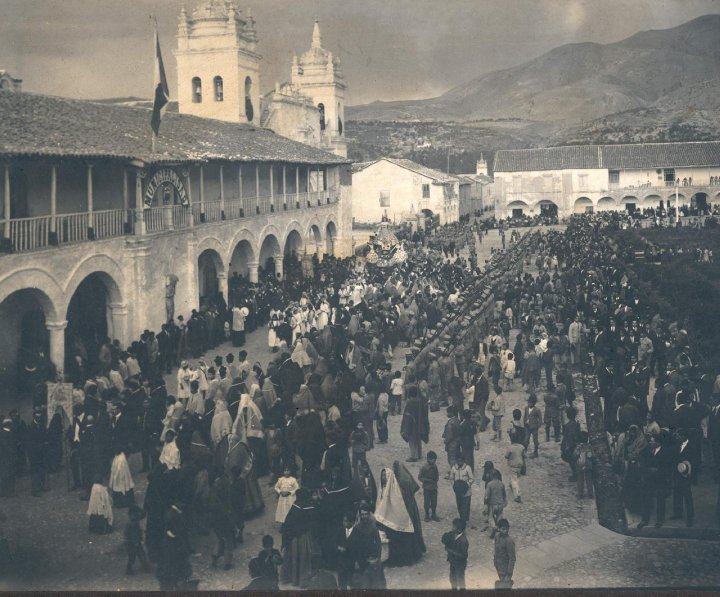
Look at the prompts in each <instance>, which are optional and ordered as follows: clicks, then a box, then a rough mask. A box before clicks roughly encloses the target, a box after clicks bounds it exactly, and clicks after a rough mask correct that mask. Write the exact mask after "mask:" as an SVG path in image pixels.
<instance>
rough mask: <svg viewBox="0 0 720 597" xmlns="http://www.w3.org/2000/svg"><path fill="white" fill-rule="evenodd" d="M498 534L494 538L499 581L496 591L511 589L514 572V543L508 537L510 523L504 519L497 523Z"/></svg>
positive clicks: (495, 561)
mask: <svg viewBox="0 0 720 597" xmlns="http://www.w3.org/2000/svg"><path fill="white" fill-rule="evenodd" d="M497 526H498V534H497V535H496V537H495V557H494V564H495V570H496V571H497V573H498V578H499V579H500V580H499V581H498V582H497V583H495V588H496V589H509V588H511V587H512V575H513V571H514V570H515V541H514V540H513V539H512V537H510V534H509V533H510V523H509V522H508V521H507V520H505V519H504V518H502V519H500V520H499V521H498V525H497Z"/></svg>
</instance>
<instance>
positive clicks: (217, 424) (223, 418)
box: [210, 400, 233, 448]
mask: <svg viewBox="0 0 720 597" xmlns="http://www.w3.org/2000/svg"><path fill="white" fill-rule="evenodd" d="M232 426H233V420H232V417H231V416H230V413H229V412H228V408H227V403H226V402H225V401H224V400H218V401H217V402H215V414H214V415H213V418H212V423H210V441H211V442H212V445H213V448H217V447H218V444H219V443H220V442H221V441H222V438H223V437H225V436H226V435H227V434H228V433H230V431H232Z"/></svg>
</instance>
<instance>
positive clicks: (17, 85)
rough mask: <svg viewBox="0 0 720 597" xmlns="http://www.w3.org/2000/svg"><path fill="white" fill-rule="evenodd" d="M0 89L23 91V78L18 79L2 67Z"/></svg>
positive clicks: (0, 70)
mask: <svg viewBox="0 0 720 597" xmlns="http://www.w3.org/2000/svg"><path fill="white" fill-rule="evenodd" d="M0 89H1V90H3V91H18V92H19V91H22V79H16V78H15V77H13V76H12V75H11V74H10V73H9V72H7V71H6V70H3V69H1V68H0Z"/></svg>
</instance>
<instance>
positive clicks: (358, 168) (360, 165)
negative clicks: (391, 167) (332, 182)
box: [352, 161, 375, 174]
mask: <svg viewBox="0 0 720 597" xmlns="http://www.w3.org/2000/svg"><path fill="white" fill-rule="evenodd" d="M374 163H375V162H374V161H372V162H355V163H354V164H353V165H352V172H353V174H355V173H356V172H362V171H363V170H365V168H367V167H368V166H372V165H373V164H374Z"/></svg>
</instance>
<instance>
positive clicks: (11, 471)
mask: <svg viewBox="0 0 720 597" xmlns="http://www.w3.org/2000/svg"><path fill="white" fill-rule="evenodd" d="M16 464H17V450H16V442H15V432H14V431H13V422H12V419H11V418H10V417H3V418H2V424H1V426H0V497H10V496H11V495H13V492H14V491H15V476H16Z"/></svg>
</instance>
